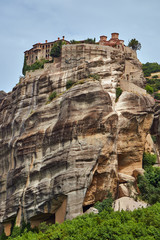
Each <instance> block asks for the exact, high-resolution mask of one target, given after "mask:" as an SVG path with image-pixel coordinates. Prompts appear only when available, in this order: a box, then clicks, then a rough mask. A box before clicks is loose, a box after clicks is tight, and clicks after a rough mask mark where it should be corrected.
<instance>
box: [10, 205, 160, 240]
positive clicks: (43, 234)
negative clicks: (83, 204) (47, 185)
mask: <svg viewBox="0 0 160 240" xmlns="http://www.w3.org/2000/svg"><path fill="white" fill-rule="evenodd" d="M9 239H10V240H12V239H14V240H44V239H45V240H104V239H106V240H107V239H108V240H134V239H139V240H152V239H160V203H157V204H155V205H153V206H151V207H148V208H145V209H138V210H134V211H133V212H131V211H121V212H119V211H118V212H114V211H111V212H108V211H105V210H104V211H102V212H101V213H99V214H84V215H82V216H79V217H77V218H75V219H73V220H67V221H65V222H64V223H62V224H54V225H49V226H46V227H44V226H43V231H41V230H40V231H39V233H33V232H31V231H29V232H27V231H26V230H25V232H24V233H23V234H22V235H21V236H19V237H16V238H12V237H10V238H9Z"/></svg>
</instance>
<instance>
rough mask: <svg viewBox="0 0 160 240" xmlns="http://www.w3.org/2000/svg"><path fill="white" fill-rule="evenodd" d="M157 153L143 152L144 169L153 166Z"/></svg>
mask: <svg viewBox="0 0 160 240" xmlns="http://www.w3.org/2000/svg"><path fill="white" fill-rule="evenodd" d="M156 159H157V157H156V155H155V154H150V153H146V152H145V153H144V154H143V160H142V166H143V168H144V169H146V168H148V167H151V166H152V165H154V164H155V163H156Z"/></svg>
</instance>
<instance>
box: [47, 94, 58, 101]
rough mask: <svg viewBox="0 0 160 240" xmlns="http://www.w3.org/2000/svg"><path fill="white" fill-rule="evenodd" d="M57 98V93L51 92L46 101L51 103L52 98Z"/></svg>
mask: <svg viewBox="0 0 160 240" xmlns="http://www.w3.org/2000/svg"><path fill="white" fill-rule="evenodd" d="M56 96H57V93H56V92H52V93H51V94H50V95H49V97H48V100H49V101H50V102H51V101H52V100H53V99H54V98H56Z"/></svg>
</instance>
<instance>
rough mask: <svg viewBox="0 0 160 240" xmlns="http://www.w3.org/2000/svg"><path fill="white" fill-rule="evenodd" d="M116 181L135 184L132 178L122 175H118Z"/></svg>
mask: <svg viewBox="0 0 160 240" xmlns="http://www.w3.org/2000/svg"><path fill="white" fill-rule="evenodd" d="M118 180H119V183H126V182H135V178H134V177H132V176H130V175H127V174H124V173H118Z"/></svg>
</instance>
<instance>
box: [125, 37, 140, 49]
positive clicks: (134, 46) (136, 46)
mask: <svg viewBox="0 0 160 240" xmlns="http://www.w3.org/2000/svg"><path fill="white" fill-rule="evenodd" d="M128 47H131V48H132V49H133V50H136V51H137V50H140V49H141V43H140V42H139V41H138V40H137V39H135V38H133V39H131V40H130V41H129V43H128Z"/></svg>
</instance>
